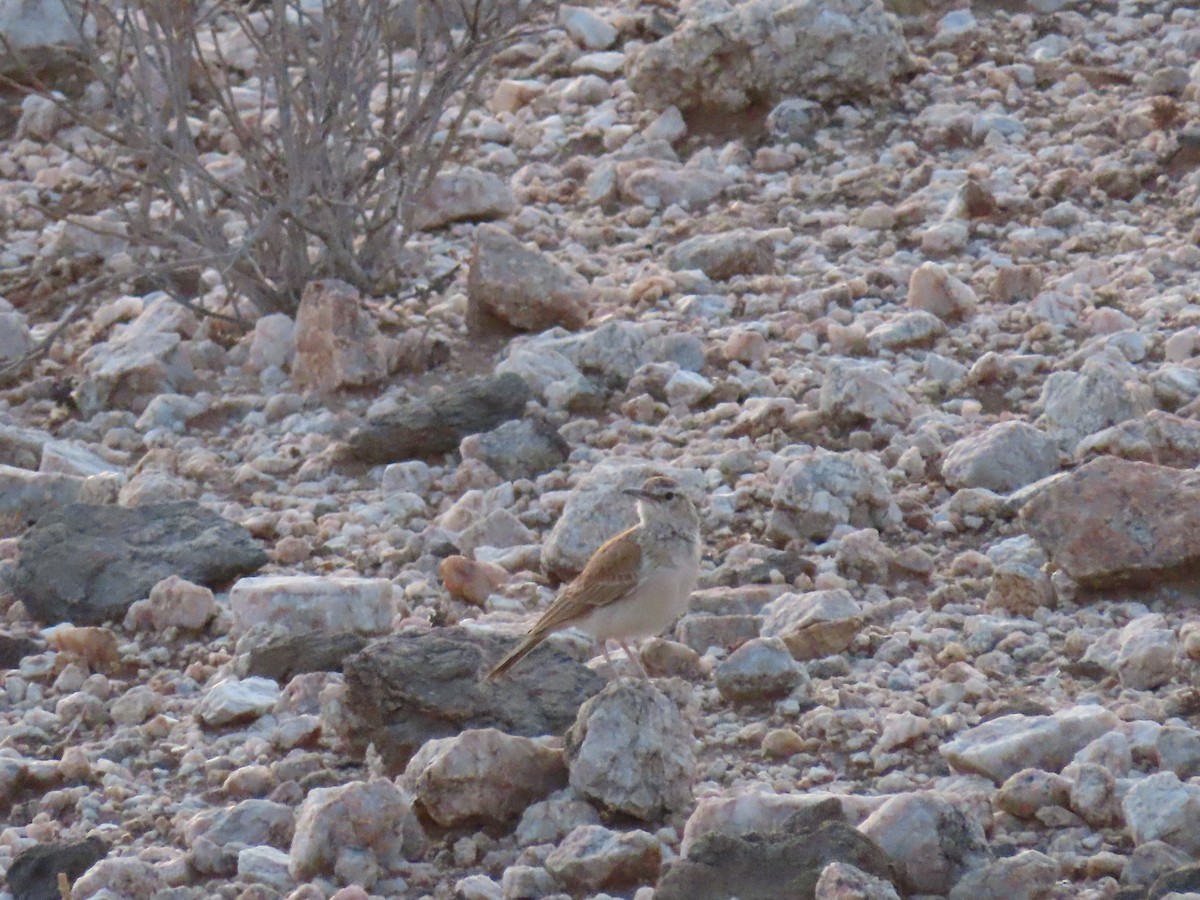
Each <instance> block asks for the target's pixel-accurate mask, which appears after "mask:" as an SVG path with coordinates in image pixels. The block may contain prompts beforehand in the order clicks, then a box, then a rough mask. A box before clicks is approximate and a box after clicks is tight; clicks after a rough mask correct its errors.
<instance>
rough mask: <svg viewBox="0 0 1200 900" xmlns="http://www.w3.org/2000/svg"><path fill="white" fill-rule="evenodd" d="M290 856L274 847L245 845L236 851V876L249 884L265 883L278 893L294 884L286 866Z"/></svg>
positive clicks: (283, 891) (289, 862)
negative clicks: (239, 850)
mask: <svg viewBox="0 0 1200 900" xmlns="http://www.w3.org/2000/svg"><path fill="white" fill-rule="evenodd" d="M290 864H291V858H290V857H289V856H288V855H287V854H286V853H285V852H284V851H282V850H278V849H276V848H275V847H261V846H260V847H247V848H246V849H245V850H242V851H241V852H239V853H238V858H237V876H238V878H239V879H240V880H241V881H245V882H247V883H249V884H265V885H266V886H267V887H269V888H274V889H275V890H277V891H279V892H280V893H286V892H287V891H290V890H291V889H292V888H293V887H295V885H296V881H295V879H294V878H292V875H291V872H289V871H288V866H289V865H290Z"/></svg>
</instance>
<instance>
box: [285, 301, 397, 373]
mask: <svg viewBox="0 0 1200 900" xmlns="http://www.w3.org/2000/svg"><path fill="white" fill-rule="evenodd" d="M293 339H294V342H295V355H294V357H293V360H292V380H293V381H294V382H295V384H296V387H298V388H300V389H302V390H315V391H317V392H318V393H321V394H331V393H335V392H337V391H340V390H342V389H344V388H349V387H361V386H363V385H368V384H375V383H376V382H378V381H382V380H383V379H384V378H386V377H387V374H388V359H387V348H386V346H385V344H384V341H383V337H382V335H381V334H380V333H379V328H378V326H376V324H375V321H374V320H373V319H372V318H371V317H370V315H369V314H368V313H367V311H366V310H365V309H364V308H363V304H362V299H361V297H360V296H359V293H358V291H357V290H356V289H355V288H354V287H352V286H351V285H349V284H347V283H346V282H344V281H339V280H337V279H336V278H327V279H324V280H319V281H310V282H309V283H308V284H307V285H305V287H304V293H303V295H302V296H301V298H300V306H299V308H298V309H297V311H296V326H295V331H294V335H293Z"/></svg>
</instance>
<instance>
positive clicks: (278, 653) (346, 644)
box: [246, 631, 368, 684]
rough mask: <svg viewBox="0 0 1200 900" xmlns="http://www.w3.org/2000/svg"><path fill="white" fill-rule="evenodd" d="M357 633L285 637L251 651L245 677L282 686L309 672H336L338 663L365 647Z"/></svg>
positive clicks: (338, 670) (340, 668) (365, 638)
mask: <svg viewBox="0 0 1200 900" xmlns="http://www.w3.org/2000/svg"><path fill="white" fill-rule="evenodd" d="M367 640H368V639H367V637H366V636H365V635H363V634H360V633H359V632H357V631H334V632H329V633H321V632H317V633H315V634H314V633H307V634H289V635H283V636H280V637H276V638H272V639H271V640H269V641H268V642H267V643H266V644H263V645H261V646H257V647H254V648H252V649H251V650H250V653H249V655H248V657H247V661H246V674H247V675H258V676H261V677H263V678H270V679H271V680H272V681H276V682H278V683H279V684H286V683H287V682H288V681H291V679H292V678H294V677H295V676H297V675H303V674H306V673H309V672H340V671H342V662H343V660H345V659H346V657H348V656H353V655H354V654H355V653H358V652H359V651H360V650H362V648H363V647H365V646H366V645H367Z"/></svg>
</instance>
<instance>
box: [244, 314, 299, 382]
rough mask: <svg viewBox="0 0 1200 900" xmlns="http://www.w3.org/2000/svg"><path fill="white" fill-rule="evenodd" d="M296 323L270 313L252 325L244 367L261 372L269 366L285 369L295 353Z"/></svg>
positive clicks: (287, 317) (283, 316)
mask: <svg viewBox="0 0 1200 900" xmlns="http://www.w3.org/2000/svg"><path fill="white" fill-rule="evenodd" d="M295 335H296V323H295V322H294V321H292V319H291V317H290V316H286V315H284V314H283V313H271V314H270V315H267V316H263V317H262V318H260V319H259V320H258V321H257V322H255V323H254V335H253V337H252V338H251V340H250V354H249V356H248V357H247V359H246V365H247V366H249V367H250V369H251V370H252V371H255V372H262V371H263V370H265V369H269V368H270V367H271V366H276V367H277V368H280V369H286V368H287V367H288V366H289V365H291V362H292V356H293V355H294V354H295V352H296V344H295Z"/></svg>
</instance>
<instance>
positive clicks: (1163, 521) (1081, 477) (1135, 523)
mask: <svg viewBox="0 0 1200 900" xmlns="http://www.w3.org/2000/svg"><path fill="white" fill-rule="evenodd" d="M1198 497H1200V480H1198V476H1197V475H1196V474H1195V473H1194V472H1191V471H1188V470H1180V469H1172V468H1168V467H1166V466H1155V465H1150V464H1148V463H1140V462H1128V461H1126V460H1120V459H1113V458H1110V457H1104V458H1100V459H1095V460H1092V461H1091V462H1089V463H1087V464H1085V465H1083V466H1081V467H1080V468H1078V469H1076V470H1075V471H1073V472H1071V473H1070V474H1069V475H1067V476H1066V477H1065V478H1063V479H1061V480H1059V481H1056V482H1055V483H1053V484H1051V485H1049V486H1047V487H1046V488H1045V489H1044V490H1042V491H1039V492H1038V493H1037V495H1036V496H1034V497H1033V499H1031V500H1030V501H1029V502H1028V503H1026V504H1025V506H1024V507H1023V508H1022V509H1021V521H1022V523H1023V524H1024V526H1025V529H1026V530H1027V531H1028V533H1029V534H1031V535H1032V536H1033V538H1034V539H1035V540H1036V541H1037V542H1038V543H1039V544H1040V545H1041V546H1042V548H1043V549H1044V550H1045V551H1046V553H1047V554H1048V555H1049V556H1050V558H1051V559H1052V560H1053V561H1054V563H1055V564H1056V565H1057V566H1059V567H1060V568H1061V569H1062V570H1063V571H1065V572H1066V573H1067V574H1068V575H1069V576H1071V578H1072V579H1074V580H1075V581H1077V582H1078V583H1080V584H1082V585H1085V586H1087V587H1101V586H1103V585H1106V584H1120V583H1128V582H1134V583H1137V582H1149V581H1161V580H1162V579H1163V578H1169V577H1171V576H1172V575H1178V574H1185V573H1187V572H1189V571H1191V569H1192V568H1193V567H1195V565H1196V562H1197V560H1198V559H1200V530H1197V525H1198V524H1200V507H1198V506H1197V505H1196V504H1195V503H1193V502H1192V501H1193V500H1195V499H1197V498H1198ZM1193 520H1195V521H1193Z"/></svg>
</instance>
